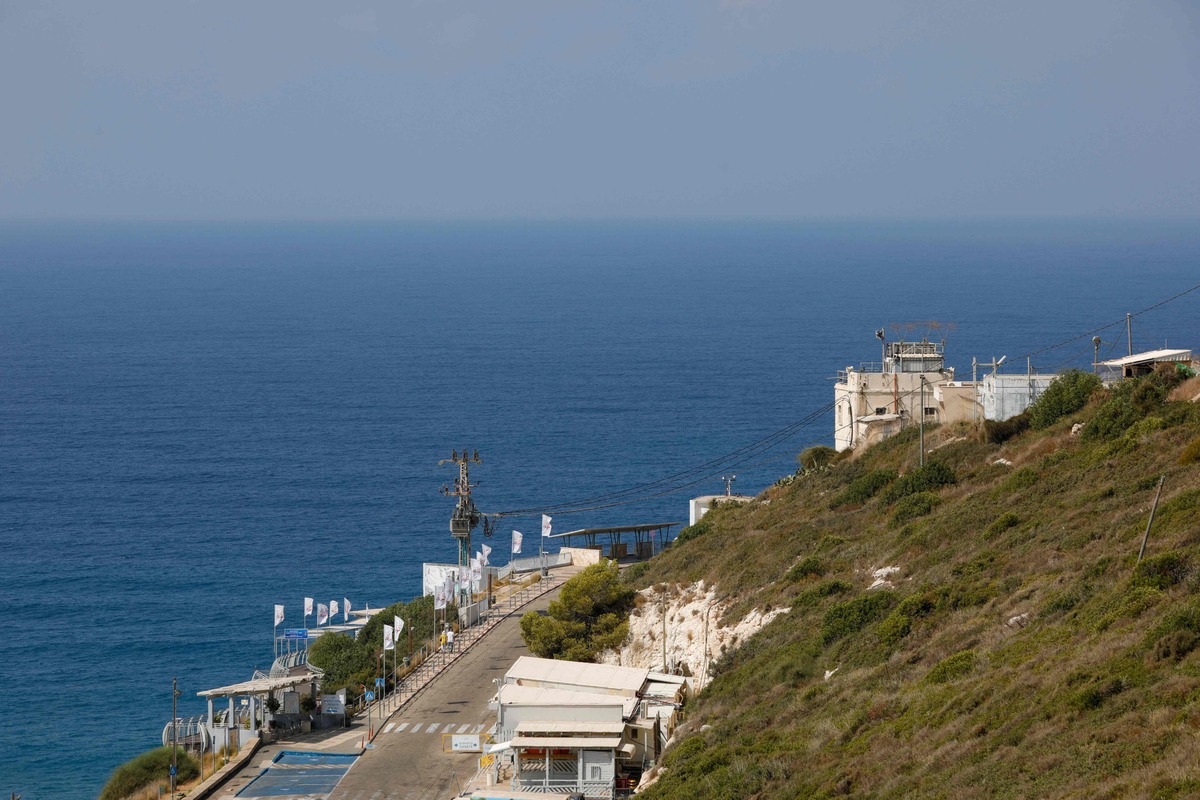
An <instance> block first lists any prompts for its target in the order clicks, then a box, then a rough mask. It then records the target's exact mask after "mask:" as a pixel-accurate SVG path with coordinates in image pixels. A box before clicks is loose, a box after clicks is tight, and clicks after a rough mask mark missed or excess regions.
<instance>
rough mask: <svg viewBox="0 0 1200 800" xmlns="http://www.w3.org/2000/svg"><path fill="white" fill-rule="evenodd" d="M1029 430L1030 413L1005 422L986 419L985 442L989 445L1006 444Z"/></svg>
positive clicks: (1024, 412)
mask: <svg viewBox="0 0 1200 800" xmlns="http://www.w3.org/2000/svg"><path fill="white" fill-rule="evenodd" d="M1027 430H1029V411H1028V410H1026V411H1023V412H1021V413H1020V414H1017V415H1016V416H1015V417H1010V418H1009V419H1004V420H994V419H985V420H984V421H983V440H984V441H985V442H987V443H988V444H1004V443H1005V442H1007V441H1008V440H1009V439H1011V438H1013V437H1014V436H1017V435H1019V434H1022V433H1024V432H1025V431H1027Z"/></svg>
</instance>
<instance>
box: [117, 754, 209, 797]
mask: <svg viewBox="0 0 1200 800" xmlns="http://www.w3.org/2000/svg"><path fill="white" fill-rule="evenodd" d="M176 762H177V763H178V765H179V771H178V772H177V773H176V779H177V780H178V781H179V782H185V781H190V780H192V779H193V778H195V777H197V776H199V774H200V768H199V766H198V765H197V764H196V762H195V761H194V760H193V759H192V757H191V756H190V755H188V754H187V753H186V752H184V750H183V749H182V748H180V750H179V753H178V755H177V756H176ZM170 779H171V748H170V747H158V748H155V749H154V750H149V751H147V752H145V753H142V754H141V755H140V756H137V757H136V758H134V759H132V760H131V761H127V762H125V763H124V764H122V765H121V766H119V767H117V768H116V769H115V770H113V774H112V777H110V778H109V779H108V783H106V784H105V785H104V790H103V791H101V792H100V800H120V799H121V798H123V797H128V796H129V795H131V794H133V793H134V792H137V791H138V790H140V789H143V788H145V787H146V786H150V785H151V784H153V783H155V782H161V783H167V782H168V781H170Z"/></svg>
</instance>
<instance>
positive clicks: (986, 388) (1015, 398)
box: [979, 374, 1058, 420]
mask: <svg viewBox="0 0 1200 800" xmlns="http://www.w3.org/2000/svg"><path fill="white" fill-rule="evenodd" d="M1056 377H1058V376H1057V375H1020V374H1017V375H997V374H992V375H987V376H985V377H984V378H983V379H982V380H980V381H979V403H980V406H981V407H982V409H983V416H984V418H985V419H992V420H1006V419H1011V418H1012V417H1015V416H1017V415H1018V414H1020V413H1021V412H1023V411H1024V410H1025V409H1027V408H1029V406H1030V405H1031V404H1032V403H1033V401H1034V400H1036V399H1037V398H1038V397H1040V396H1041V394H1042V392H1044V391H1046V387H1047V386H1049V385H1050V382H1051V381H1053V380H1054V379H1055V378H1056Z"/></svg>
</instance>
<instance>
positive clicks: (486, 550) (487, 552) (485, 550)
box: [480, 544, 492, 567]
mask: <svg viewBox="0 0 1200 800" xmlns="http://www.w3.org/2000/svg"><path fill="white" fill-rule="evenodd" d="M480 547H481V548H482V549H481V551H480V552H482V553H483V565H484V566H485V567H486V566H487V565H488V556H490V555H491V554H492V548H490V547H488V546H487V545H486V544H481V545H480Z"/></svg>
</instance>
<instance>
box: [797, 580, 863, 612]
mask: <svg viewBox="0 0 1200 800" xmlns="http://www.w3.org/2000/svg"><path fill="white" fill-rule="evenodd" d="M853 589H854V587H853V586H851V585H850V584H848V583H846V582H845V581H839V580H832V581H822V582H821V583H818V584H817V585H816V586H814V587H812V588H811V589H806V590H805V591H803V592H801V593H800V594H798V595H797V596H796V599H795V600H793V601H792V607H793V608H816V607H817V605H818V604H819V603H820V602H821V601H822V600H824V599H825V598H826V597H833V596H834V595H835V594H845V593H846V592H849V591H852V590H853Z"/></svg>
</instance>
